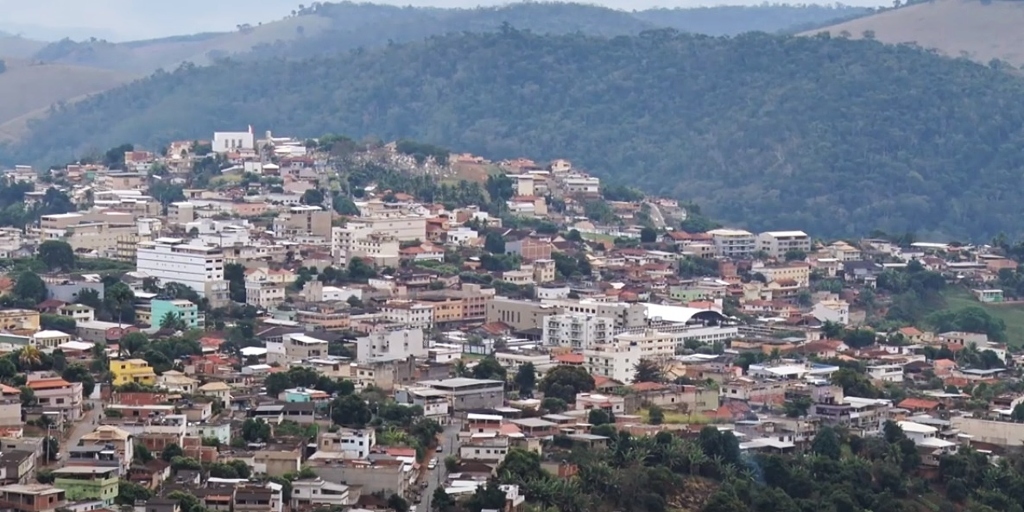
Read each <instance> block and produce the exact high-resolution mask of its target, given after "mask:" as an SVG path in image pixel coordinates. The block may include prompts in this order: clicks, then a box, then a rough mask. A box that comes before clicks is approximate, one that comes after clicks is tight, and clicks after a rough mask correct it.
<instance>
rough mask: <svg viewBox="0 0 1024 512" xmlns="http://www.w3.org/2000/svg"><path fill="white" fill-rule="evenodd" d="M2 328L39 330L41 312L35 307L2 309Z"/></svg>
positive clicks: (0, 311)
mask: <svg viewBox="0 0 1024 512" xmlns="http://www.w3.org/2000/svg"><path fill="white" fill-rule="evenodd" d="M0 328H2V329H4V330H7V331H17V330H26V331H33V332H34V331H38V330H39V312H38V311H36V310H33V309H4V310H0Z"/></svg>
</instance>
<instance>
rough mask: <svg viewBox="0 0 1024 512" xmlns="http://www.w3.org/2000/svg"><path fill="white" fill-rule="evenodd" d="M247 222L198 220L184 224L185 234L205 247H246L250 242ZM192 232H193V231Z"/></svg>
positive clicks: (241, 220) (236, 220)
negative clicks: (194, 238) (193, 237)
mask: <svg viewBox="0 0 1024 512" xmlns="http://www.w3.org/2000/svg"><path fill="white" fill-rule="evenodd" d="M251 227H252V226H251V225H249V221H247V220H243V219H234V220H213V219H200V220H195V221H192V222H188V223H186V224H185V232H186V233H188V234H189V236H193V235H195V237H196V238H197V239H198V240H199V241H200V242H202V243H203V244H205V245H212V246H215V247H227V246H235V245H247V244H248V243H249V241H250V237H249V229H250V228H251ZM193 230H194V231H193Z"/></svg>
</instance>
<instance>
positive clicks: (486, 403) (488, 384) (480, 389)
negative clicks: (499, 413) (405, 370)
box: [418, 377, 505, 411]
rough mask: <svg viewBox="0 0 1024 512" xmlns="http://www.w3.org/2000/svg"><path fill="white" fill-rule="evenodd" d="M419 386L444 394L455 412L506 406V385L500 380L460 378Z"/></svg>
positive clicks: (430, 382)
mask: <svg viewBox="0 0 1024 512" xmlns="http://www.w3.org/2000/svg"><path fill="white" fill-rule="evenodd" d="M418 385H419V386H421V387H426V388H430V389H434V390H436V391H440V392H442V393H444V394H445V396H446V397H447V398H448V402H449V403H450V404H451V406H452V410H454V411H462V410H466V409H493V408H495V407H501V406H503V405H504V404H505V383H504V382H502V381H498V380H487V379H470V378H465V377H459V378H453V379H443V380H427V381H422V382H419V383H418Z"/></svg>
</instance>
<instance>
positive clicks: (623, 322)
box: [548, 299, 648, 329]
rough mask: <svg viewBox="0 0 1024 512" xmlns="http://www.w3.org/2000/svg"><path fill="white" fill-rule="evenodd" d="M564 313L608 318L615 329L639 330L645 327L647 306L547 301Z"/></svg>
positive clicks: (585, 300)
mask: <svg viewBox="0 0 1024 512" xmlns="http://www.w3.org/2000/svg"><path fill="white" fill-rule="evenodd" d="M548 304H552V305H555V306H558V307H560V308H561V309H562V311H563V312H564V313H577V314H583V315H591V316H596V317H602V318H610V319H612V320H613V321H614V322H615V327H616V328H617V329H630V328H641V327H644V326H646V325H647V319H648V314H647V309H648V307H647V305H645V304H640V303H635V304H634V303H627V302H599V301H596V300H590V299H581V300H574V299H562V300H552V301H548Z"/></svg>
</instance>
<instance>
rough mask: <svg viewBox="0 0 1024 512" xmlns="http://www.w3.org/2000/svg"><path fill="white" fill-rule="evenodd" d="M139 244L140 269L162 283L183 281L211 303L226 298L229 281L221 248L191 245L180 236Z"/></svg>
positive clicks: (218, 302)
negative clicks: (226, 276) (225, 277)
mask: <svg viewBox="0 0 1024 512" xmlns="http://www.w3.org/2000/svg"><path fill="white" fill-rule="evenodd" d="M137 247H138V250H137V253H136V254H137V256H136V257H137V262H136V268H137V270H138V271H139V272H143V273H145V274H146V275H148V276H151V277H155V278H157V280H158V282H159V284H160V285H161V286H163V285H166V284H167V283H181V284H184V285H185V286H188V287H189V288H191V289H193V290H194V291H195V292H196V293H198V294H199V296H200V297H205V298H206V299H207V300H209V301H210V303H211V304H222V303H224V302H226V301H227V299H228V283H227V281H225V280H224V253H223V251H221V249H220V248H218V247H211V246H207V245H192V244H190V243H186V242H185V241H184V240H182V239H180V238H157V239H156V240H153V241H151V242H139V243H138V246H137Z"/></svg>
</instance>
